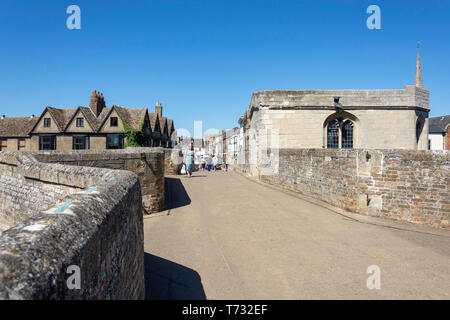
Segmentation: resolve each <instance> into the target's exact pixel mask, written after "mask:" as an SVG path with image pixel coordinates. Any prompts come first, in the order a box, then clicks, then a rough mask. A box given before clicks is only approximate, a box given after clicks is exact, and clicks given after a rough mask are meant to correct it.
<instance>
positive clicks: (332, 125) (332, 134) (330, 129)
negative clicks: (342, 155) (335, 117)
mask: <svg viewBox="0 0 450 320" xmlns="http://www.w3.org/2000/svg"><path fill="white" fill-rule="evenodd" d="M327 148H328V149H338V148H339V125H338V122H337V121H331V122H329V123H328V126H327Z"/></svg>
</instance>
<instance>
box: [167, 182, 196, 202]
mask: <svg viewBox="0 0 450 320" xmlns="http://www.w3.org/2000/svg"><path fill="white" fill-rule="evenodd" d="M165 190H166V199H165V200H166V207H165V209H166V210H170V209H175V208H179V207H184V206H187V205H189V204H191V198H189V195H188V194H187V192H186V189H185V188H184V186H183V183H182V182H181V180H180V179H178V178H167V177H166V178H165Z"/></svg>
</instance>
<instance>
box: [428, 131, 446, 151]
mask: <svg viewBox="0 0 450 320" xmlns="http://www.w3.org/2000/svg"><path fill="white" fill-rule="evenodd" d="M428 139H429V140H430V150H444V142H445V139H444V135H443V134H442V133H430V134H428Z"/></svg>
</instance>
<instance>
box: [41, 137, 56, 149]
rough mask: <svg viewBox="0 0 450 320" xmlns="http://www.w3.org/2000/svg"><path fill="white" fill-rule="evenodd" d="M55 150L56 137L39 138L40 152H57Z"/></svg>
mask: <svg viewBox="0 0 450 320" xmlns="http://www.w3.org/2000/svg"><path fill="white" fill-rule="evenodd" d="M55 149H56V136H40V137H39V150H55Z"/></svg>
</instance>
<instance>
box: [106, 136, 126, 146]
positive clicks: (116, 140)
mask: <svg viewBox="0 0 450 320" xmlns="http://www.w3.org/2000/svg"><path fill="white" fill-rule="evenodd" d="M106 148H107V149H123V136H122V135H119V134H110V135H108V136H107V137H106Z"/></svg>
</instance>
